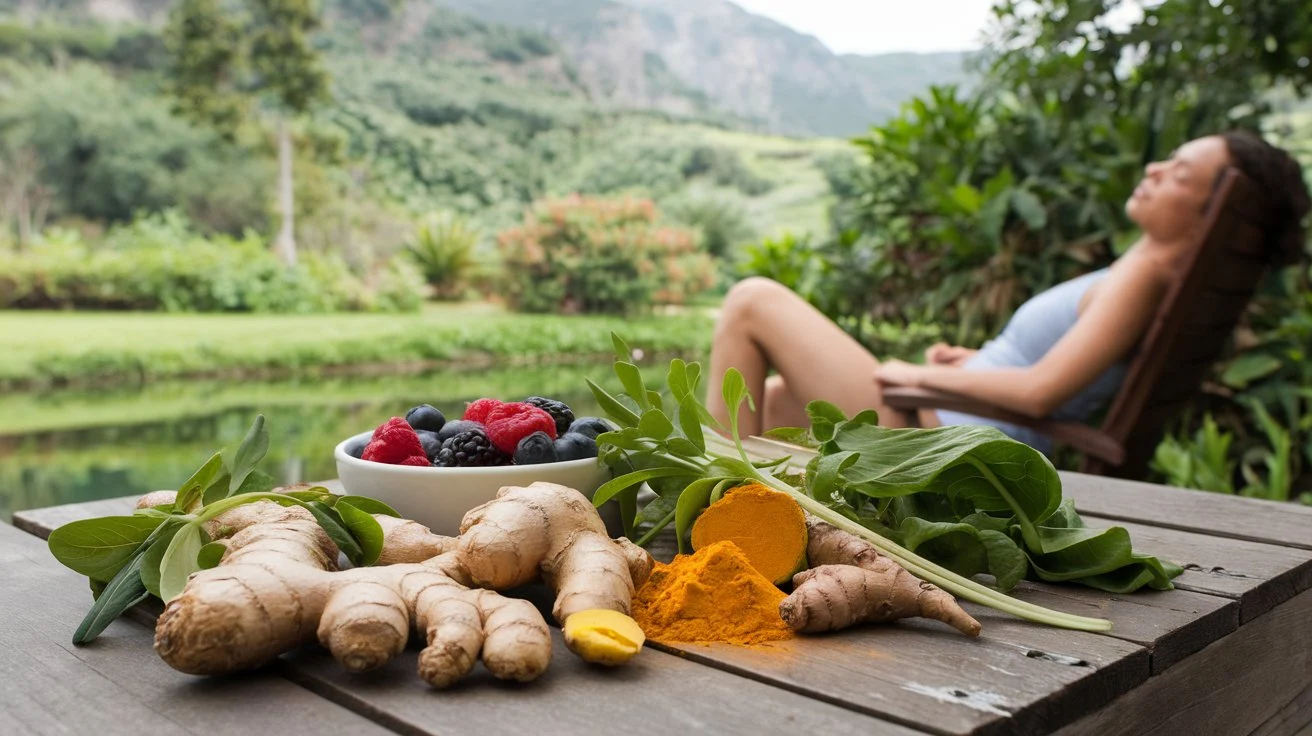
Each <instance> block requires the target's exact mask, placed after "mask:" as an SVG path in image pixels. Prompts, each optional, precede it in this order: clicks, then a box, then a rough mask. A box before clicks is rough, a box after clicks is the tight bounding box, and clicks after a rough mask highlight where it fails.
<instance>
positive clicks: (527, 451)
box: [515, 432, 557, 465]
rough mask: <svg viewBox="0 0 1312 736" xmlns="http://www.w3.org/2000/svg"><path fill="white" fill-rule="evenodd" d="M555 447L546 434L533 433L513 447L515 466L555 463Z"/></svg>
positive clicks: (549, 436)
mask: <svg viewBox="0 0 1312 736" xmlns="http://www.w3.org/2000/svg"><path fill="white" fill-rule="evenodd" d="M556 459H557V458H556V445H555V444H554V443H553V442H552V439H551V435H549V434H547V433H546V432H534V433H533V434H531V435H529V436H527V437H525V438H524V439H522V440H520V441H519V444H518V445H517V446H516V447H515V464H516V465H540V464H541V463H554V462H556Z"/></svg>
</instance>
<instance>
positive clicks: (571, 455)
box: [556, 432, 597, 460]
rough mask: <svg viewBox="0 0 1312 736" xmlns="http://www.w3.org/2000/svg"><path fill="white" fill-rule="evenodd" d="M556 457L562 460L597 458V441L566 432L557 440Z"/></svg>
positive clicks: (576, 433)
mask: <svg viewBox="0 0 1312 736" xmlns="http://www.w3.org/2000/svg"><path fill="white" fill-rule="evenodd" d="M556 456H557V457H558V458H560V459H561V460H582V459H583V458H587V457H596V456H597V441H596V440H594V439H592V438H591V437H589V436H587V435H586V434H581V433H579V432H566V433H565V434H562V435H561V436H560V438H559V439H557V440H556Z"/></svg>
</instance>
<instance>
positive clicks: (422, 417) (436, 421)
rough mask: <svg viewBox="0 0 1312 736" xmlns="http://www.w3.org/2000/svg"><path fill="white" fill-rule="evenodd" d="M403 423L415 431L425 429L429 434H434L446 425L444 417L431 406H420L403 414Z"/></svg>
mask: <svg viewBox="0 0 1312 736" xmlns="http://www.w3.org/2000/svg"><path fill="white" fill-rule="evenodd" d="M405 421H406V423H408V424H409V425H410V426H411V427H414V428H415V429H417V430H418V429H426V430H428V431H429V432H436V431H438V430H440V429H441V428H442V425H444V424H446V417H444V416H442V412H440V411H438V410H437V409H435V408H433V405H432V404H420V405H419V406H416V407H415V408H413V409H411V410H410V411H408V412H406V413H405Z"/></svg>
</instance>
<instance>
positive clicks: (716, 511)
mask: <svg viewBox="0 0 1312 736" xmlns="http://www.w3.org/2000/svg"><path fill="white" fill-rule="evenodd" d="M716 542H733V543H734V544H735V545H737V546H738V549H740V550H742V553H743V555H745V556H746V557H747V560H748V561H749V562H751V564H752V567H754V568H756V571H757V572H759V573H761V575H762V576H764V577H765V578H766V579H767V580H769V581H770V582H772V583H774V584H775V585H782V584H784V583H787V582H788V581H789V580H791V579H792V577H793V574H794V573H796V572H798V571H799V570H804V569H806V542H807V532H806V515H805V514H804V513H802V507H801V506H798V505H797V502H796V501H794V500H793V499H792V498H791V497H790V496H788V494H786V493H780V492H779V491H776V490H774V489H772V488H769V487H767V486H764V485H761V484H759V483H749V484H747V485H743V486H739V487H737V488H734V489H731V490H730V491H729V492H728V493H725V494H724V497H723V498H721V499H720V500H719V501H716V502H715V503H713V504H711V505H710V506H708V507H707V508H706V510H705V511H703V512H702V514H701V516H699V517H697V521H695V522H694V523H693V525H692V547H693V549H694V550H698V549H702V548H703V547H708V546H710V545H712V544H715V543H716Z"/></svg>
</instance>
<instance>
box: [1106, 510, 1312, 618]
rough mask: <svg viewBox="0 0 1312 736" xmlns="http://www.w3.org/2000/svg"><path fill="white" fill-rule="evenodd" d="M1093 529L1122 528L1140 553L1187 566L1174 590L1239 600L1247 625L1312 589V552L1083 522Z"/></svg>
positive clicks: (1160, 529) (1152, 528)
mask: <svg viewBox="0 0 1312 736" xmlns="http://www.w3.org/2000/svg"><path fill="white" fill-rule="evenodd" d="M1085 521H1087V522H1088V523H1089V525H1090V526H1095V527H1102V526H1113V525H1115V526H1123V527H1125V529H1126V530H1127V531H1129V532H1130V537H1131V539H1133V540H1134V548H1135V549H1136V550H1137V551H1140V552H1144V553H1146V554H1150V555H1157V556H1160V557H1162V558H1163V559H1168V560H1171V561H1172V562H1175V563H1177V564H1179V565H1181V566H1182V567H1184V574H1183V575H1181V576H1180V577H1178V578H1176V579H1175V585H1176V587H1178V588H1180V589H1181V590H1190V591H1194V592H1196V593H1206V594H1208V595H1219V596H1224V597H1226V598H1233V599H1235V600H1237V601H1239V621H1240V623H1241V624H1243V623H1247V622H1248V621H1251V620H1253V619H1255V618H1257V617H1258V616H1260V615H1262V614H1263V613H1266V612H1267V611H1269V610H1271V609H1272V608H1274V607H1276V606H1277V605H1279V604H1281V603H1284V602H1285V601H1287V600H1289V599H1290V598H1293V597H1294V596H1296V595H1298V594H1299V593H1302V592H1303V591H1305V590H1308V589H1309V588H1312V551H1310V550H1303V549H1298V548H1295V547H1279V546H1275V545H1270V544H1262V543H1259V542H1248V541H1244V540H1239V539H1229V538H1225V537H1213V536H1206V535H1203V534H1198V533H1196V532H1185V531H1180V530H1178V529H1166V528H1164V527H1158V526H1148V525H1146V524H1135V523H1133V522H1122V521H1112V520H1105V519H1102V518H1099V517H1095V516H1089V517H1087V518H1086V519H1085Z"/></svg>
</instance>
